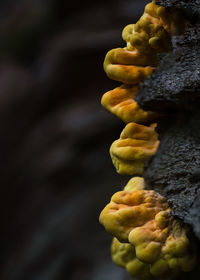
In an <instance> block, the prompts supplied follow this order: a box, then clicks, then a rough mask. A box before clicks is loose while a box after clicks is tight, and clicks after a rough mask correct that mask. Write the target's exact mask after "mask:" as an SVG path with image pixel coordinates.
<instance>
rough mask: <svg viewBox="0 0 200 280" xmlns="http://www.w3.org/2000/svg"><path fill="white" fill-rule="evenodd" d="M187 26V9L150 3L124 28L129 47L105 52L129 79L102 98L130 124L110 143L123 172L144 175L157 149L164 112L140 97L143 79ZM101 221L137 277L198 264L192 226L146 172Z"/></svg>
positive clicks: (108, 68)
mask: <svg viewBox="0 0 200 280" xmlns="http://www.w3.org/2000/svg"><path fill="white" fill-rule="evenodd" d="M185 27H186V20H185V19H184V17H183V16H182V14H181V12H179V11H178V10H176V9H173V10H170V9H165V8H164V7H161V6H158V5H156V4H155V3H154V2H152V3H149V4H148V5H146V7H145V11H144V14H143V15H142V17H141V18H140V19H139V20H138V22H137V23H136V24H129V25H128V26H126V27H125V28H124V30H123V32H122V38H123V39H124V41H126V47H124V48H116V49H113V50H111V51H109V52H108V53H107V55H106V57H105V60H104V70H105V72H106V74H107V76H108V77H109V78H111V79H113V80H116V81H119V82H122V83H123V84H122V85H121V86H119V87H117V88H115V89H113V90H110V91H108V92H106V93H105V94H104V95H103V97H102V100H101V103H102V105H103V106H104V107H105V108H106V109H107V110H108V111H110V112H111V113H113V114H115V115H116V116H117V117H119V118H120V119H122V120H123V121H124V122H125V123H126V127H125V128H124V129H123V131H122V133H121V135H120V139H118V140H116V141H114V143H113V144H112V145H111V148H110V155H111V158H112V161H113V164H114V166H115V167H116V170H117V172H118V173H119V174H126V175H142V174H143V170H144V166H145V164H146V163H147V161H148V159H149V158H150V157H152V156H154V155H155V154H156V151H157V149H158V146H159V143H160V141H159V140H158V134H157V133H156V131H155V128H156V125H157V124H156V120H157V119H158V117H159V115H158V114H157V113H154V112H151V111H144V110H143V109H142V108H140V107H139V105H138V104H137V103H136V101H135V100H134V98H135V96H136V94H137V91H138V88H139V84H140V82H142V81H143V80H144V79H145V78H147V77H148V76H149V75H151V74H152V73H153V72H154V71H155V69H156V66H157V65H158V63H159V59H158V57H157V54H158V53H161V52H167V51H169V50H170V49H171V48H172V43H171V36H172V35H176V34H181V33H182V32H183V31H184V29H185ZM151 122H153V123H152V124H151ZM144 124H145V125H144ZM99 220H100V223H101V224H102V225H103V226H104V227H105V229H106V230H107V231H108V232H109V233H111V234H112V235H113V236H114V239H113V242H112V247H111V253H112V259H113V261H114V262H115V263H116V264H117V265H119V266H122V267H124V268H125V269H126V270H127V271H128V272H129V274H131V275H132V276H133V277H137V278H138V279H144V280H146V279H147V280H148V279H164V278H166V277H171V276H172V277H173V276H174V275H177V274H178V273H180V272H181V271H190V270H192V269H193V267H194V266H195V264H196V252H195V250H194V246H193V243H192V241H190V240H189V237H188V232H189V229H188V227H187V226H186V225H184V224H183V223H182V222H181V220H178V219H175V218H174V217H173V216H172V214H171V209H170V208H169V205H168V202H167V200H166V199H165V198H164V197H163V196H161V195H160V194H159V193H157V192H155V191H154V190H145V182H144V179H143V178H142V177H133V178H132V179H131V180H130V181H129V182H128V184H127V185H126V186H125V188H124V190H123V191H119V192H117V193H115V194H114V195H113V196H112V198H111V201H110V203H109V204H108V205H107V206H106V207H105V208H104V209H103V211H102V212H101V214H100V217H99Z"/></svg>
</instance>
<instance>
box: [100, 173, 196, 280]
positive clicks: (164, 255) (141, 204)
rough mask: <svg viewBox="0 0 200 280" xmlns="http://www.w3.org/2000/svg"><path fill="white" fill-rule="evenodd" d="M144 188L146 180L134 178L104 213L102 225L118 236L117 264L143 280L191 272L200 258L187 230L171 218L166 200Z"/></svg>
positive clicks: (114, 249) (115, 246)
mask: <svg viewBox="0 0 200 280" xmlns="http://www.w3.org/2000/svg"><path fill="white" fill-rule="evenodd" d="M144 187H145V183H144V179H143V178H140V180H138V178H137V177H136V178H132V179H131V181H130V182H129V183H128V184H127V186H126V187H125V188H124V190H123V191H119V192H117V193H115V194H114V195H113V196H112V198H111V201H110V203H109V204H108V205H107V206H106V207H105V208H104V209H103V211H102V212H101V214H100V218H99V219H100V223H101V224H103V226H104V227H105V229H106V230H107V231H108V232H109V233H111V234H112V235H113V236H114V239H113V243H112V247H111V252H112V259H113V261H114V262H115V263H116V264H118V265H120V266H122V267H124V268H126V270H127V271H128V272H129V273H130V274H131V275H132V276H136V277H138V278H140V279H155V278H158V279H159V278H163V277H166V276H170V275H176V274H178V273H179V272H180V271H190V270H191V269H193V267H194V266H195V264H196V255H195V250H194V247H193V244H192V243H191V242H190V241H189V239H188V237H187V232H188V229H187V227H186V226H184V225H183V224H182V222H181V221H180V220H177V219H175V218H174V217H173V216H172V215H171V212H170V208H169V205H168V203H167V201H166V199H165V198H164V197H162V196H161V195H159V194H158V193H156V192H155V191H153V190H145V189H143V188H144Z"/></svg>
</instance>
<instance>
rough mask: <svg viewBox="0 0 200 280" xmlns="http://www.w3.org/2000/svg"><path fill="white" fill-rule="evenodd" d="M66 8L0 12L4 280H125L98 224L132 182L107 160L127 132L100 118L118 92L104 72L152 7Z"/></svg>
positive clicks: (25, 3) (33, 4) (11, 6)
mask: <svg viewBox="0 0 200 280" xmlns="http://www.w3.org/2000/svg"><path fill="white" fill-rule="evenodd" d="M68 2H69V1H66V0H65V1H64V0H34V1H33V0H15V1H11V0H9V1H8V0H1V3H0V60H1V64H0V129H1V134H0V172H1V174H0V183H1V195H0V200H1V206H2V210H1V243H0V244H1V245H0V246H1V248H0V249H1V250H0V251H1V269H0V279H1V280H13V279H14V280H27V279H28V280H62V279H70V280H76V279H77V280H78V279H81V280H85V279H87V280H89V279H91V280H111V279H115V280H121V279H125V278H126V277H127V276H126V272H125V271H123V270H122V269H120V268H117V267H116V266H115V265H114V264H112V262H111V260H110V251H109V247H110V241H111V237H110V236H109V235H108V234H107V233H106V232H105V231H104V229H103V227H101V226H100V225H99V223H98V216H99V213H100V211H101V210H102V208H103V207H104V206H105V204H106V203H107V201H109V200H110V196H111V195H112V194H113V193H114V192H115V191H117V190H119V189H121V188H122V187H123V186H124V185H125V183H126V182H127V180H128V178H127V177H123V176H119V175H117V174H116V172H115V169H114V167H113V166H112V163H111V160H110V156H109V151H108V150H109V147H110V145H111V143H112V142H113V141H114V140H116V139H117V138H118V137H119V134H120V132H121V130H122V128H123V127H124V124H123V123H122V122H121V121H120V120H118V119H117V118H116V117H114V116H112V115H111V114H109V113H107V112H106V111H105V110H104V109H103V108H101V105H100V99H101V96H102V94H103V93H104V92H106V91H108V90H110V89H112V88H114V87H115V86H117V83H116V82H113V81H110V80H109V79H108V78H107V77H106V75H105V73H104V72H103V67H102V64H103V60H104V56H105V54H106V52H107V51H108V50H110V49H112V48H115V47H120V46H122V47H123V46H124V42H123V41H122V39H121V31H122V29H123V27H125V25H127V24H129V23H134V22H136V21H137V19H138V18H139V17H140V16H141V15H142V12H143V9H144V5H145V4H146V3H148V2H149V1H141V0H137V1H134V0H121V1H116V0H113V1H112V0H111V1H108V0H99V1H92V0H85V1H78V2H77V1H70V2H69V3H68ZM126 279H127V278H126Z"/></svg>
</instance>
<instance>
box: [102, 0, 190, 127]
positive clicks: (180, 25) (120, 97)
mask: <svg viewBox="0 0 200 280" xmlns="http://www.w3.org/2000/svg"><path fill="white" fill-rule="evenodd" d="M185 26H186V21H185V20H184V18H183V16H182V15H181V13H180V12H179V11H176V10H172V11H171V10H170V11H168V10H167V9H165V8H164V7H161V6H158V5H156V4H155V3H153V2H152V3H149V4H147V5H146V7H145V11H144V14H143V15H142V16H141V18H140V19H139V20H138V22H137V23H136V24H129V25H127V26H126V27H125V28H124V29H123V32H122V38H123V40H124V41H125V42H126V46H125V47H124V48H115V49H112V50H110V51H109V52H108V53H107V54H106V57H105V60H104V70H105V72H106V74H107V76H108V77H109V78H110V79H113V80H116V81H119V82H122V83H123V84H124V85H122V86H121V87H118V88H116V89H114V90H111V91H109V92H107V93H105V94H104V96H103V98H102V105H103V106H104V107H105V108H106V109H107V110H109V111H110V112H111V113H113V114H115V115H117V116H118V117H119V118H121V119H122V120H123V121H124V122H126V123H128V122H138V123H143V122H148V121H149V120H152V119H153V118H155V117H157V115H156V114H153V113H152V112H145V111H143V110H142V109H140V108H139V106H138V104H137V103H136V102H135V101H134V97H135V94H136V92H137V89H138V86H139V83H140V82H142V81H143V80H144V79H146V78H147V77H148V76H149V75H151V74H152V73H153V72H154V71H155V68H156V66H157V65H158V62H159V60H158V57H157V53H160V52H167V51H169V50H170V49H171V46H172V44H171V35H174V34H179V33H181V32H183V31H184V29H185ZM128 85H129V86H128Z"/></svg>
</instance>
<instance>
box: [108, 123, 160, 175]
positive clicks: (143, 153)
mask: <svg viewBox="0 0 200 280" xmlns="http://www.w3.org/2000/svg"><path fill="white" fill-rule="evenodd" d="M155 126H156V125H155V124H152V125H151V126H144V125H140V124H136V123H129V124H127V125H126V127H125V128H124V130H123V131H122V133H121V135H120V139H118V140H116V141H114V142H113V144H112V145H111V148H110V155H111V158H112V161H113V164H114V166H115V168H116V170H117V172H118V173H119V174H127V175H136V174H137V175H141V174H142V172H143V169H144V164H145V163H146V162H147V160H148V159H149V158H150V157H151V156H153V155H154V154H155V153H156V151H157V148H158V146H159V140H158V134H157V133H156V132H155Z"/></svg>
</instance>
